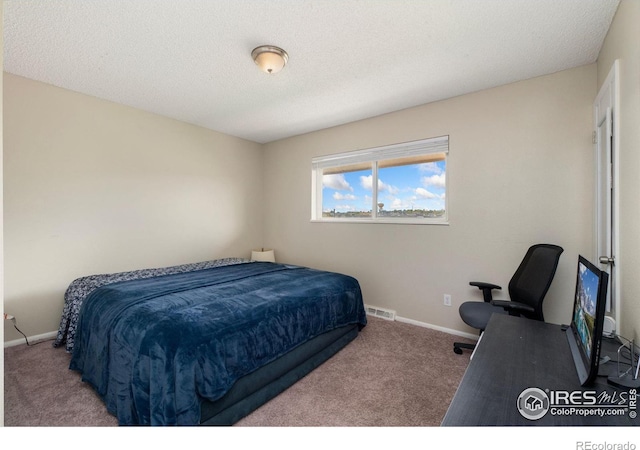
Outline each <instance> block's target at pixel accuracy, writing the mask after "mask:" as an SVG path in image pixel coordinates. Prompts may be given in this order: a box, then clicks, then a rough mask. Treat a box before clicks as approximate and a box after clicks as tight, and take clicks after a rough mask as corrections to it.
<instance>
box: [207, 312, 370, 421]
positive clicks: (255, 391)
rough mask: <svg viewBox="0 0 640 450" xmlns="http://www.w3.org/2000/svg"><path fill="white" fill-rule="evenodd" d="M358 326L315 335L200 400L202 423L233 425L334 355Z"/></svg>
mask: <svg viewBox="0 0 640 450" xmlns="http://www.w3.org/2000/svg"><path fill="white" fill-rule="evenodd" d="M359 329H360V326H359V325H357V324H356V325H348V326H345V327H341V328H336V329H335V330H332V331H329V332H327V333H325V334H322V335H320V336H317V337H316V338H314V339H312V340H310V341H307V342H306V343H304V344H302V345H300V346H299V347H297V348H295V349H293V350H292V351H290V352H289V353H287V354H285V355H283V356H281V357H280V358H278V359H276V360H274V361H272V362H271V363H269V364H267V365H266V366H263V367H261V368H259V369H258V370H256V371H255V372H253V373H250V374H249V375H246V376H244V377H242V378H240V379H239V380H238V381H237V382H236V383H235V384H234V385H233V387H232V388H231V390H230V391H229V392H227V393H226V394H225V395H224V396H223V397H222V398H220V399H218V400H216V401H215V402H209V401H207V400H203V402H202V406H201V416H200V417H201V419H200V423H201V425H233V424H234V423H236V422H237V421H238V420H240V419H242V418H243V417H245V416H247V415H249V414H250V413H251V412H253V411H254V410H256V409H257V408H259V407H260V406H262V405H263V404H265V403H266V402H268V401H269V400H271V399H272V398H274V397H276V396H277V395H278V394H280V393H281V392H283V391H284V390H286V389H287V388H288V387H289V386H291V385H293V384H294V383H295V382H297V381H298V380H300V379H301V378H303V377H304V376H305V375H307V374H308V373H309V372H311V371H312V370H314V369H315V368H316V367H318V366H320V365H321V364H322V363H323V362H325V361H327V360H328V359H329V358H331V356H333V355H335V354H336V353H337V352H338V351H340V350H341V349H342V348H343V347H344V346H346V345H347V344H348V343H349V342H351V341H352V340H354V339H355V338H356V336H358V332H359Z"/></svg>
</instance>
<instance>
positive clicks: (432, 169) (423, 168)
mask: <svg viewBox="0 0 640 450" xmlns="http://www.w3.org/2000/svg"><path fill="white" fill-rule="evenodd" d="M418 170H419V171H420V172H428V173H437V174H441V173H443V171H442V168H441V167H440V166H438V164H436V163H434V162H429V163H422V164H419V165H418Z"/></svg>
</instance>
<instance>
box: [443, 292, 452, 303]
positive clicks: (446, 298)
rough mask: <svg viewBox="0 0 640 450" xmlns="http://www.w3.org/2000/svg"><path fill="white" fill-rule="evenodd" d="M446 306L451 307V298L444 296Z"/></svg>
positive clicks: (447, 295)
mask: <svg viewBox="0 0 640 450" xmlns="http://www.w3.org/2000/svg"><path fill="white" fill-rule="evenodd" d="M444 306H451V296H450V295H449V294H444Z"/></svg>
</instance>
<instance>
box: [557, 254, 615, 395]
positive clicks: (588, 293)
mask: <svg viewBox="0 0 640 450" xmlns="http://www.w3.org/2000/svg"><path fill="white" fill-rule="evenodd" d="M608 281H609V274H608V273H606V272H604V271H601V270H600V269H598V268H597V267H596V266H595V265H593V264H592V263H591V262H589V261H588V260H587V259H585V258H584V257H583V256H579V257H578V271H577V276H576V291H575V298H574V302H573V312H572V317H571V325H570V327H569V328H568V329H567V339H568V340H569V347H570V349H571V353H572V356H573V360H574V363H575V366H576V371H577V372H578V378H579V379H580V383H581V384H582V385H583V386H584V385H586V384H589V383H591V382H592V381H593V380H594V378H595V377H596V376H597V374H598V365H599V364H598V363H599V359H600V342H601V340H602V326H603V322H604V311H605V306H606V305H605V304H606V301H607V285H608Z"/></svg>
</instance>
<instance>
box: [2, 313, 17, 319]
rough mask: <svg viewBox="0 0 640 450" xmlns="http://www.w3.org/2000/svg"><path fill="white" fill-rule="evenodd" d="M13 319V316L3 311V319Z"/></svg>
mask: <svg viewBox="0 0 640 450" xmlns="http://www.w3.org/2000/svg"><path fill="white" fill-rule="evenodd" d="M13 319H15V317H13V316H12V315H11V314H7V313H4V320H13Z"/></svg>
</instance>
